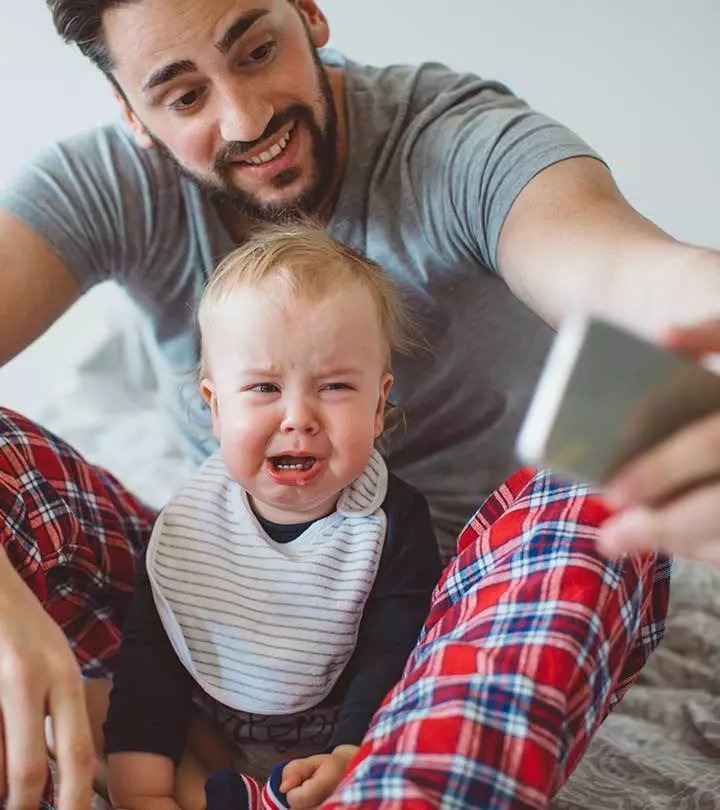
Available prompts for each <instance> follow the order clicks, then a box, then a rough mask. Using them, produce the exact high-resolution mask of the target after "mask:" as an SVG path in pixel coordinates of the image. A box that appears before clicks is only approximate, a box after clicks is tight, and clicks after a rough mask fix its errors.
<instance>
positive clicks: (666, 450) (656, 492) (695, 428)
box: [605, 414, 720, 509]
mask: <svg viewBox="0 0 720 810" xmlns="http://www.w3.org/2000/svg"><path fill="white" fill-rule="evenodd" d="M716 477H720V415H718V414H713V415H712V416H709V417H706V418H705V419H702V420H700V421H698V422H695V423H693V424H691V425H688V426H687V427H686V428H684V429H683V430H681V431H679V432H678V433H676V434H675V435H674V436H671V437H670V438H669V439H667V440H666V441H664V442H662V443H661V444H659V445H658V446H657V447H654V448H653V449H651V450H648V451H647V452H646V453H643V454H642V456H640V457H639V458H637V459H635V460H634V461H631V462H630V463H629V464H628V465H627V466H626V467H625V468H624V469H622V470H620V472H619V473H618V474H617V475H616V476H615V477H614V478H613V480H612V481H610V483H609V484H608V486H607V488H606V490H605V497H606V498H607V500H608V502H609V504H610V505H611V506H613V507H614V508H616V509H621V508H626V507H629V506H636V505H638V504H657V503H658V502H660V501H662V500H664V499H666V498H668V497H670V496H671V495H673V494H674V493H677V492H681V491H683V490H686V489H688V488H690V487H693V486H697V485H700V484H703V483H705V482H707V481H709V480H711V479H712V478H716Z"/></svg>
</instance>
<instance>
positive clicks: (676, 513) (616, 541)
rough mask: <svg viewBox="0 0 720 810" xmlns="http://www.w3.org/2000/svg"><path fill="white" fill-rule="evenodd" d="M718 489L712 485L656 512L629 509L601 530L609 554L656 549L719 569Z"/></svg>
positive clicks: (719, 493) (645, 509)
mask: <svg viewBox="0 0 720 810" xmlns="http://www.w3.org/2000/svg"><path fill="white" fill-rule="evenodd" d="M719 526H720V486H718V485H712V486H707V487H703V488H701V489H696V490H693V491H692V492H690V493H688V494H687V495H684V496H683V497H681V498H677V499H675V500H673V501H671V502H669V503H668V504H666V505H664V506H662V507H659V508H657V509H647V508H642V507H641V508H638V509H630V510H628V511H626V512H623V513H621V514H619V515H617V516H615V517H614V518H611V519H610V520H609V521H607V523H605V525H604V526H603V527H602V528H601V530H600V547H601V549H602V550H603V551H605V552H606V553H608V554H611V555H613V556H614V555H616V554H618V553H622V552H631V551H642V550H648V549H656V548H657V549H659V550H660V551H663V552H665V553H666V554H675V555H678V556H681V557H686V558H692V559H697V560H701V561H703V562H708V563H711V564H714V565H720V536H719V535H718V527H719Z"/></svg>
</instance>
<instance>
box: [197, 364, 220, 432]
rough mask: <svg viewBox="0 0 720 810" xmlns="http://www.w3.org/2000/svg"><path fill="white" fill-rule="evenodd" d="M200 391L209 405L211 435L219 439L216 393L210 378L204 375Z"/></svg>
mask: <svg viewBox="0 0 720 810" xmlns="http://www.w3.org/2000/svg"><path fill="white" fill-rule="evenodd" d="M200 393H201V394H202V396H203V399H204V400H205V402H207V404H208V405H209V406H210V413H211V414H212V432H213V436H214V437H215V438H216V439H217V440H218V441H220V415H219V411H218V401H217V394H216V393H215V386H214V385H213V382H212V380H210V379H208V378H207V377H204V378H203V379H202V380H200Z"/></svg>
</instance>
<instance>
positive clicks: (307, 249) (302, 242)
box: [198, 224, 411, 377]
mask: <svg viewBox="0 0 720 810" xmlns="http://www.w3.org/2000/svg"><path fill="white" fill-rule="evenodd" d="M270 278H273V279H277V280H279V281H280V282H281V283H282V284H283V285H284V286H285V287H286V289H287V290H288V291H289V292H290V293H292V294H293V295H295V296H297V298H298V299H299V300H305V301H312V302H315V301H319V300H322V299H323V298H325V297H326V296H327V295H328V294H330V293H332V292H334V291H336V290H337V289H338V288H340V287H342V286H344V285H345V284H347V283H348V282H359V283H360V284H361V285H362V286H363V287H365V289H366V290H368V292H369V293H370V294H371V296H372V298H373V300H374V302H375V306H376V310H377V315H378V320H379V322H380V328H381V330H382V333H383V336H384V338H385V341H386V344H387V354H388V358H387V363H388V370H389V369H390V352H391V351H399V352H405V353H407V352H409V351H410V349H411V338H410V334H409V332H410V320H409V314H408V312H407V311H406V309H405V307H404V306H403V304H402V302H401V301H400V299H399V297H398V295H397V293H396V291H395V286H394V284H393V282H392V280H391V279H390V278H389V277H388V275H387V274H386V273H385V271H384V270H383V269H382V268H381V267H380V266H379V265H378V264H376V263H375V262H373V261H371V260H370V259H368V258H366V257H365V256H362V255H361V254H360V253H358V252H357V251H355V250H352V249H351V248H348V247H346V246H345V245H343V244H341V243H340V242H338V241H337V240H336V239H333V238H332V237H331V236H330V235H329V234H327V233H326V232H325V231H324V230H322V229H321V228H320V227H318V226H316V225H313V224H301V225H267V226H263V227H261V228H259V229H258V230H257V231H254V232H253V234H252V235H251V236H250V238H249V239H248V240H247V241H246V242H245V243H244V244H243V245H242V246H241V247H239V248H237V249H236V250H234V251H233V252H232V253H231V254H230V255H229V256H228V257H227V258H226V259H224V260H223V261H222V262H221V264H220V265H219V266H218V268H217V270H216V271H215V272H214V274H213V275H212V277H211V278H210V280H209V281H208V283H207V285H206V287H205V291H204V293H203V296H202V299H201V301H200V307H199V309H198V323H199V326H200V342H201V349H200V375H201V376H203V377H204V376H207V373H208V365H207V359H206V357H205V344H206V342H207V336H208V334H209V332H210V330H211V329H212V322H213V316H214V314H215V312H216V311H217V309H218V307H219V306H221V305H222V304H223V303H224V302H226V301H227V299H228V298H229V297H230V296H231V295H232V293H233V292H234V291H236V290H237V289H238V288H241V287H244V286H247V287H256V286H258V285H260V284H262V283H263V282H264V281H266V280H267V279H270Z"/></svg>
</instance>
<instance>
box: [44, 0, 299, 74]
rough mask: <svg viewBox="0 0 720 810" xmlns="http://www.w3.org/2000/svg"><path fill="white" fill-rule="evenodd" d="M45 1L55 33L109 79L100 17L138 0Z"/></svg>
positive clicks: (109, 58) (110, 68)
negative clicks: (78, 50)
mask: <svg viewBox="0 0 720 810" xmlns="http://www.w3.org/2000/svg"><path fill="white" fill-rule="evenodd" d="M46 2H47V6H48V8H49V9H50V12H51V14H52V16H53V21H54V22H55V28H56V29H57V32H58V34H60V36H61V37H62V38H63V39H64V40H65V42H67V43H70V44H74V45H77V46H78V48H80V50H81V51H82V52H83V53H84V54H85V56H87V58H88V59H90V61H91V62H93V63H94V64H95V65H97V66H98V67H99V68H100V70H102V72H103V73H105V74H106V75H107V76H108V77H109V78H111V79H112V71H113V69H114V67H115V65H114V64H113V60H112V56H111V54H110V50H109V48H108V44H107V42H106V41H105V34H104V33H103V27H102V18H103V14H105V12H106V11H108V9H111V8H116V7H117V6H123V5H127V4H128V3H136V2H138V0H46ZM200 2H202V0H200ZM290 2H292V0H290Z"/></svg>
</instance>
